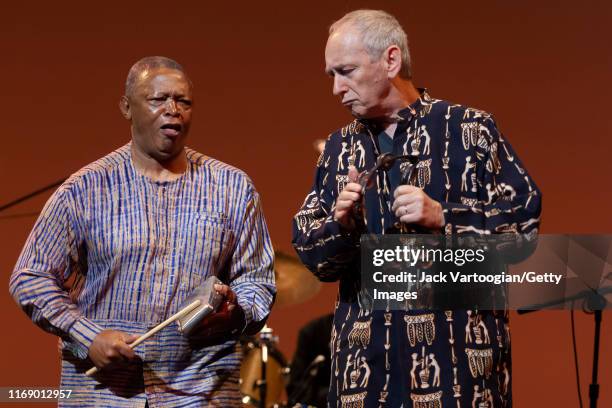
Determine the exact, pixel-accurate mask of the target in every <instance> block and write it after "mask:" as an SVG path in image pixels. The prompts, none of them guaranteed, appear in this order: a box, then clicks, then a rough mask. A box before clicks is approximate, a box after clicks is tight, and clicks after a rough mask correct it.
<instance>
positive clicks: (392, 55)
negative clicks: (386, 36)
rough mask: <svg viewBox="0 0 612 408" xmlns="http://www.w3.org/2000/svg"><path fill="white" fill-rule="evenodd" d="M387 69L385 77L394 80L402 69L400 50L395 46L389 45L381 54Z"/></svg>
mask: <svg viewBox="0 0 612 408" xmlns="http://www.w3.org/2000/svg"><path fill="white" fill-rule="evenodd" d="M383 58H384V61H385V64H386V68H387V76H388V77H389V78H395V77H396V76H397V75H399V72H400V70H401V69H402V50H400V49H399V47H398V46H397V45H391V46H389V48H387V49H386V50H385V52H384V54H383Z"/></svg>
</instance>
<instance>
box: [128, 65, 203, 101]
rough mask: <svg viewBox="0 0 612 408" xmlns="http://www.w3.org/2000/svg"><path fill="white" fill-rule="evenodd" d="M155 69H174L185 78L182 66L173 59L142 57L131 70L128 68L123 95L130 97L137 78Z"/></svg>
mask: <svg viewBox="0 0 612 408" xmlns="http://www.w3.org/2000/svg"><path fill="white" fill-rule="evenodd" d="M156 68H169V69H176V70H177V71H180V72H182V73H183V74H184V75H185V77H186V76H187V74H186V73H185V70H184V69H183V66H182V65H181V64H179V63H178V62H176V61H175V60H173V59H170V58H168V57H161V56H153V57H144V58H141V59H140V60H138V61H137V62H136V63H135V64H134V65H132V68H130V71H129V72H128V76H127V79H126V80H125V95H126V96H131V95H132V93H133V92H134V87H135V86H136V82H138V77H139V76H140V75H141V74H142V73H143V72H144V71H150V70H152V69H156ZM190 83H191V82H190Z"/></svg>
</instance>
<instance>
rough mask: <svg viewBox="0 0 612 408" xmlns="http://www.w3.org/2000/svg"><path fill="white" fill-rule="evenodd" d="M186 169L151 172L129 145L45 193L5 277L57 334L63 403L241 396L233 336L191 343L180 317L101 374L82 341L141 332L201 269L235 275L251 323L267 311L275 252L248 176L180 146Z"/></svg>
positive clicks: (226, 278) (225, 400)
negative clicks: (159, 176) (92, 371)
mask: <svg viewBox="0 0 612 408" xmlns="http://www.w3.org/2000/svg"><path fill="white" fill-rule="evenodd" d="M186 155H187V158H188V167H187V171H186V172H185V173H184V174H183V175H182V176H181V177H180V178H178V179H176V180H173V181H170V182H155V181H153V180H151V179H149V178H147V177H145V176H144V175H142V174H140V173H139V172H138V171H137V170H136V169H135V167H134V164H133V162H132V159H131V155H130V144H127V145H125V146H123V147H121V148H119V149H118V150H116V151H114V152H112V153H111V154H109V155H107V156H105V157H103V158H102V159H100V160H98V161H96V162H94V163H92V164H90V165H88V166H86V167H84V168H83V169H81V170H80V171H78V172H77V173H75V174H74V175H72V176H71V177H70V178H69V179H68V180H67V181H66V182H65V183H64V184H63V185H62V186H61V187H60V188H59V189H58V190H57V191H56V192H55V193H54V194H53V196H52V197H51V198H50V199H49V201H48V202H47V204H46V205H45V208H44V209H43V211H42V213H41V215H40V217H39V218H38V220H37V222H36V224H35V226H34V228H33V230H32V232H31V233H30V236H29V238H28V240H27V242H26V244H25V247H24V249H23V252H22V253H21V256H20V257H19V260H18V262H17V265H16V266H15V270H14V271H13V274H12V276H11V282H10V290H11V293H12V295H13V297H14V298H15V299H16V301H17V302H18V303H19V305H20V306H21V307H22V308H23V310H24V311H25V312H26V313H27V314H28V315H29V316H30V317H31V318H32V320H33V321H34V322H35V323H36V324H37V325H39V326H40V327H42V328H43V329H44V330H46V331H48V332H51V333H54V334H56V335H58V336H59V337H60V338H61V341H60V346H61V350H62V380H61V385H62V387H65V388H69V389H72V390H73V393H72V398H71V399H69V400H65V401H63V402H62V404H63V405H66V406H68V405H74V406H79V407H85V406H113V407H120V406H121V407H123V406H130V407H142V406H144V405H145V401H148V403H149V406H150V407H170V406H172V407H178V406H203V405H206V406H222V407H229V406H238V405H239V404H240V393H239V384H238V381H239V370H240V362H241V352H240V349H239V346H238V345H237V339H236V338H235V337H232V338H226V339H224V340H221V341H220V342H219V341H217V342H216V343H212V344H201V343H196V342H194V341H190V340H188V339H186V338H184V337H183V336H181V334H179V332H178V330H177V326H176V324H172V325H170V326H168V327H166V328H165V329H164V330H162V331H161V332H159V333H158V334H156V335H155V336H153V337H152V338H150V339H149V340H146V341H145V342H144V343H143V344H141V345H140V346H138V347H137V348H136V354H137V355H138V356H139V357H140V359H141V360H142V362H139V363H135V364H132V365H131V366H130V368H129V369H125V370H114V371H109V372H105V371H104V370H103V371H102V372H101V373H100V374H99V376H97V377H96V378H89V377H87V376H86V375H85V374H84V371H86V370H87V369H89V368H90V367H91V366H92V363H91V361H89V359H87V351H88V349H89V346H90V345H91V343H92V341H93V339H94V337H95V336H96V335H97V334H98V333H99V332H100V331H102V330H104V329H115V330H123V331H126V332H128V333H132V334H143V333H144V332H146V331H147V330H148V329H150V328H152V327H154V326H155V325H157V324H158V323H160V322H162V321H163V320H165V319H166V318H168V317H169V316H170V315H172V314H173V313H175V312H177V310H178V309H179V306H180V305H181V303H182V302H183V300H184V299H185V298H186V297H187V296H188V295H189V294H190V293H191V291H192V290H193V289H194V288H195V287H197V286H198V285H200V284H201V283H202V281H203V280H204V279H206V278H207V277H209V276H211V275H216V276H217V277H219V279H221V280H222V281H223V282H225V283H227V284H229V285H230V287H231V288H232V290H233V291H234V292H235V293H236V296H237V300H238V303H239V304H240V306H241V307H242V309H243V310H244V312H245V315H246V319H247V323H248V324H257V322H262V321H264V320H265V319H266V317H267V316H268V314H269V312H270V307H271V305H272V302H273V296H274V293H275V283H274V273H273V262H274V253H273V248H272V244H271V242H270V237H269V235H268V230H267V227H266V223H265V220H264V217H263V213H262V209H261V204H260V199H259V195H258V194H257V192H256V191H255V188H254V187H253V184H252V182H251V180H250V179H249V178H248V176H246V174H245V173H244V172H242V171H240V170H238V169H236V168H234V167H232V166H229V165H227V164H224V163H221V162H219V161H217V160H214V159H211V158H209V157H207V156H204V155H202V154H200V153H197V152H195V151H193V150H190V149H186Z"/></svg>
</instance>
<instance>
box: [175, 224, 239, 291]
mask: <svg viewBox="0 0 612 408" xmlns="http://www.w3.org/2000/svg"><path fill="white" fill-rule="evenodd" d="M178 228H179V231H177V232H178V234H177V235H178V237H179V239H178V240H177V242H176V244H177V246H176V247H175V265H177V266H178V268H179V271H178V273H179V275H181V278H182V279H181V285H180V286H181V288H182V289H183V290H191V289H192V288H193V287H196V286H198V285H200V284H201V282H202V281H203V280H204V279H206V278H207V277H208V276H211V275H218V274H219V272H220V269H221V268H223V267H224V265H225V264H226V261H227V257H228V254H230V253H231V251H230V247H231V245H232V244H233V242H234V231H232V230H231V229H230V228H229V223H228V220H227V217H226V216H225V215H224V214H222V213H216V212H198V213H196V214H195V215H194V216H193V217H189V221H188V222H183V223H181V222H179V223H178Z"/></svg>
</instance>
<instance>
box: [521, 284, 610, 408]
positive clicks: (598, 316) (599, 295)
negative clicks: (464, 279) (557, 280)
mask: <svg viewBox="0 0 612 408" xmlns="http://www.w3.org/2000/svg"><path fill="white" fill-rule="evenodd" d="M609 293H612V286H608V287H605V288H600V289H597V290H595V289H587V290H583V291H582V292H578V293H577V294H575V295H573V296H570V297H567V298H563V299H555V300H552V301H550V302H544V303H538V304H534V305H530V306H528V307H526V308H524V309H518V310H517V312H518V314H525V313H531V312H537V311H538V310H541V309H545V308H548V307H550V306H555V305H559V304H563V303H566V302H568V301H571V300H580V299H584V300H585V301H586V304H587V308H588V309H589V310H591V311H592V312H593V317H594V319H595V334H594V345H593V371H592V373H591V384H590V385H589V407H590V408H597V399H598V398H599V384H598V383H597V372H598V370H599V339H600V337H601V320H602V315H603V314H602V310H603V309H604V308H605V307H606V304H607V303H608V301H607V300H606V298H605V297H604V296H603V295H606V294H609Z"/></svg>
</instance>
